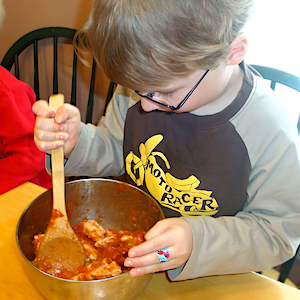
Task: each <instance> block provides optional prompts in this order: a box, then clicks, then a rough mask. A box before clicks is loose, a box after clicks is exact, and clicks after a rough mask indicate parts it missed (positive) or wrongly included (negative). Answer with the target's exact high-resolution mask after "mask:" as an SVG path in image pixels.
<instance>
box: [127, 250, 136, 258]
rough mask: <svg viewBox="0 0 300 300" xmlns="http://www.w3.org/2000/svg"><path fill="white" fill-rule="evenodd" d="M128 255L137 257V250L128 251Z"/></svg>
mask: <svg viewBox="0 0 300 300" xmlns="http://www.w3.org/2000/svg"><path fill="white" fill-rule="evenodd" d="M128 256H129V257H136V252H133V251H131V252H129V253H128Z"/></svg>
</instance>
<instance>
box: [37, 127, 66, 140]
mask: <svg viewBox="0 0 300 300" xmlns="http://www.w3.org/2000/svg"><path fill="white" fill-rule="evenodd" d="M35 137H36V139H37V140H39V141H42V142H48V141H49V142H53V141H66V140H67V139H68V134H67V133H66V132H51V131H44V130H36V131H35Z"/></svg>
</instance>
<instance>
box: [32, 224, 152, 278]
mask: <svg viewBox="0 0 300 300" xmlns="http://www.w3.org/2000/svg"><path fill="white" fill-rule="evenodd" d="M73 230H74V231H75V233H76V235H77V236H78V238H79V240H80V242H81V244H82V246H83V249H84V253H85V264H84V266H82V267H79V269H78V272H77V273H76V274H74V273H66V272H65V273H63V274H62V273H61V272H53V271H49V270H47V268H46V267H45V269H42V268H40V269H41V270H42V271H44V272H46V273H49V274H51V275H54V276H57V277H61V278H65V279H71V280H80V281H85V280H97V279H104V278H109V277H113V276H117V275H119V274H122V273H124V272H127V271H128V270H129V268H126V267H124V261H125V258H126V257H127V256H128V251H129V249H130V248H132V247H133V246H136V245H139V244H141V243H142V242H144V241H145V239H144V235H145V233H146V231H144V230H134V231H127V230H120V231H115V230H107V229H104V228H103V227H102V226H100V225H99V224H98V222H96V221H95V220H88V219H83V220H82V221H81V222H79V223H77V224H75V225H74V226H73ZM43 238H44V234H41V233H40V234H37V235H35V236H34V239H33V245H34V253H35V255H37V253H38V251H39V247H40V245H41V243H42V241H43ZM32 263H33V264H34V265H36V264H37V261H36V259H34V260H33V262H32ZM45 266H46V264H45Z"/></svg>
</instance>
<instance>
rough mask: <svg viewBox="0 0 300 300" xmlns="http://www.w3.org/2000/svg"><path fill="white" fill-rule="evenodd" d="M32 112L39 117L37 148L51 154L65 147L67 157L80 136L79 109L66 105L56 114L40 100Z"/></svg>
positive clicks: (36, 136)
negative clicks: (54, 150) (51, 151)
mask: <svg viewBox="0 0 300 300" xmlns="http://www.w3.org/2000/svg"><path fill="white" fill-rule="evenodd" d="M32 111H33V113H34V114H36V115H37V117H36V121H35V127H34V142H35V144H36V145H37V147H38V148H39V149H40V150H42V151H45V152H48V153H50V150H53V149H57V148H60V147H61V146H64V154H65V156H67V155H68V154H69V153H70V152H71V151H72V150H73V148H74V147H75V145H76V143H77V141H78V139H79V136H80V131H81V119H80V112H79V110H78V109H77V107H75V106H73V105H70V104H64V105H62V106H61V107H59V108H58V110H57V112H56V114H55V112H54V111H53V109H52V108H50V107H49V105H48V102H47V101H44V100H40V101H37V102H35V103H34V105H33V106H32ZM53 118H54V120H55V122H53V120H52V119H53Z"/></svg>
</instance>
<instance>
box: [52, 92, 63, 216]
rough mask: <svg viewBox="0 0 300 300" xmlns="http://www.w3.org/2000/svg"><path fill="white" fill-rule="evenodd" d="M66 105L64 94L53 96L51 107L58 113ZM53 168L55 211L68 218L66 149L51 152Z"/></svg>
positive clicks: (61, 148)
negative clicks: (65, 168)
mask: <svg viewBox="0 0 300 300" xmlns="http://www.w3.org/2000/svg"><path fill="white" fill-rule="evenodd" d="M63 104H64V96H63V95H62V94H57V95H52V96H50V98H49V106H50V107H51V108H53V109H54V111H55V112H56V111H57V109H58V108H59V107H60V106H61V105H63ZM51 166H52V186H53V188H52V191H53V209H57V210H59V211H60V212H61V213H62V214H64V215H65V216H67V213H66V204H65V172H64V148H63V147H60V148H58V149H55V150H51Z"/></svg>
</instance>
